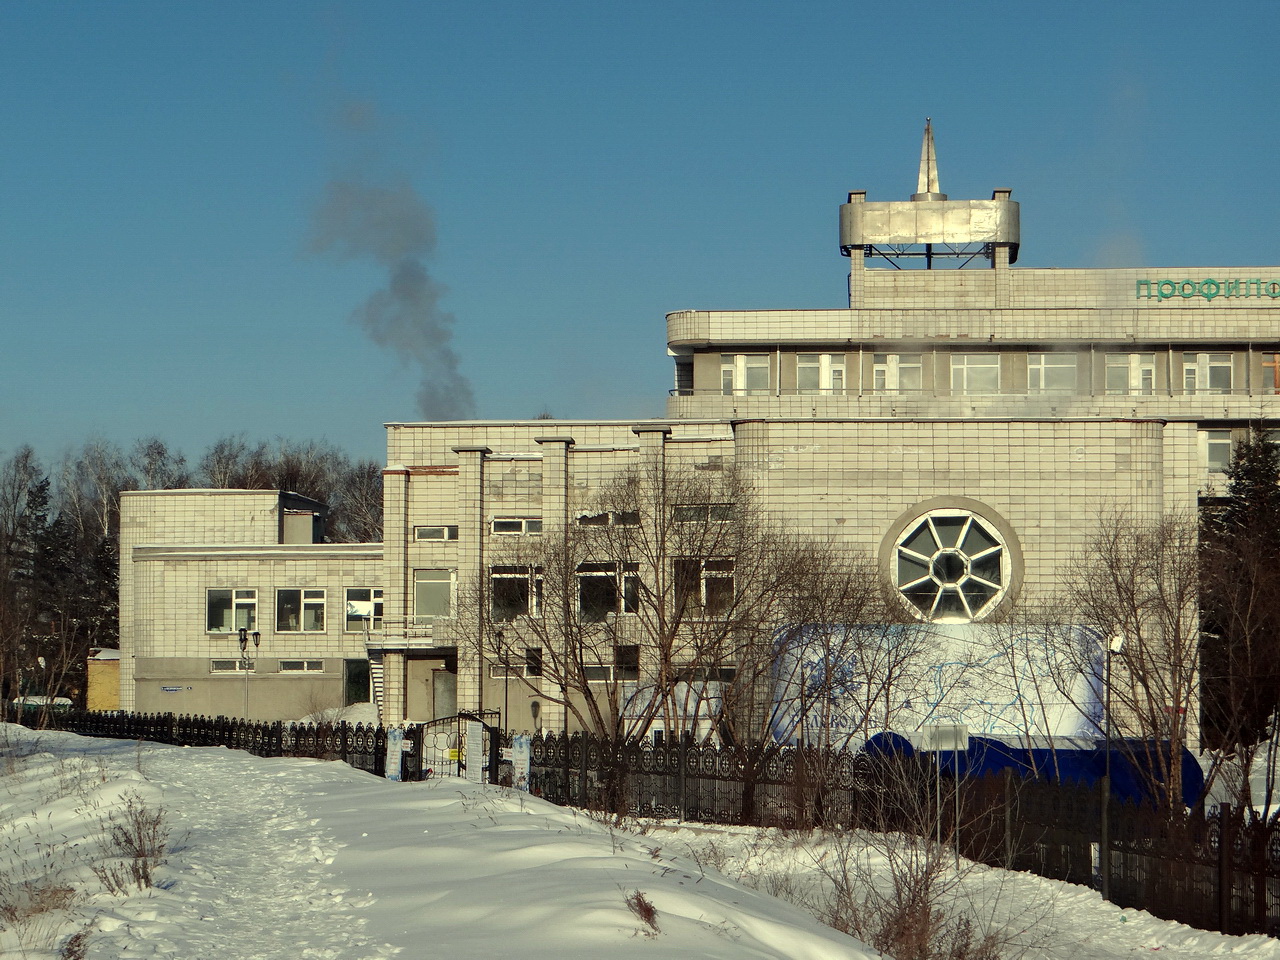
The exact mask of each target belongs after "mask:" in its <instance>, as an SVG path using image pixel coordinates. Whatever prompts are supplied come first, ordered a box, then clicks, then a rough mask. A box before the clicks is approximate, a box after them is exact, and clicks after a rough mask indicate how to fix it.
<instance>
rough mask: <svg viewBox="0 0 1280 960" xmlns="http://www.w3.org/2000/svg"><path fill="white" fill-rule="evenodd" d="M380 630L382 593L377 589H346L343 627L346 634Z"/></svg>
mask: <svg viewBox="0 0 1280 960" xmlns="http://www.w3.org/2000/svg"><path fill="white" fill-rule="evenodd" d="M366 625H367V626H368V627H369V629H370V630H380V629H381V628H382V591H381V590H379V589H378V588H377V587H347V615H346V623H345V625H344V627H343V629H344V630H346V631H347V632H348V633H361V632H363V631H364V628H365V626H366Z"/></svg>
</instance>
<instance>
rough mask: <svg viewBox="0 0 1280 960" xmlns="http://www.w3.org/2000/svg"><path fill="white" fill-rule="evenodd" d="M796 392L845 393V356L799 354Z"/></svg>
mask: <svg viewBox="0 0 1280 960" xmlns="http://www.w3.org/2000/svg"><path fill="white" fill-rule="evenodd" d="M796 392H797V393H831V394H840V393H844V354H843V353H802V354H799V355H798V356H797V357H796Z"/></svg>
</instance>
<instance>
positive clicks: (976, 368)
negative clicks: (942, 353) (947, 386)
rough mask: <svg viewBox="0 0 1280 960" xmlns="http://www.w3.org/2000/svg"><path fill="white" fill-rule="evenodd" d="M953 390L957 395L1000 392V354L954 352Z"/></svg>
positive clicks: (952, 363) (952, 362)
mask: <svg viewBox="0 0 1280 960" xmlns="http://www.w3.org/2000/svg"><path fill="white" fill-rule="evenodd" d="M951 392H952V393H953V394H956V395H957V396H973V395H981V394H988V393H999V392H1000V354H998V353H955V354H952V355H951Z"/></svg>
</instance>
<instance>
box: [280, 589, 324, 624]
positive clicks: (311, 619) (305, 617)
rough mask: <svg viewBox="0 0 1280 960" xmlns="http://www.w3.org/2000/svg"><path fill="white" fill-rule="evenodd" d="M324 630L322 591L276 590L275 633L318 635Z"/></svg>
mask: <svg viewBox="0 0 1280 960" xmlns="http://www.w3.org/2000/svg"><path fill="white" fill-rule="evenodd" d="M323 630H324V591H323V590H314V589H311V590H277V591H276V632H277V633H298V632H301V633H320V632H321V631H323Z"/></svg>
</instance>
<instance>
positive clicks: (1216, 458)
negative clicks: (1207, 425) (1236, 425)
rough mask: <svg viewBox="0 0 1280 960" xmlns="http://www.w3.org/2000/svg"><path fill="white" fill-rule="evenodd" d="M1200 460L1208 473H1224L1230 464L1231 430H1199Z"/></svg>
mask: <svg viewBox="0 0 1280 960" xmlns="http://www.w3.org/2000/svg"><path fill="white" fill-rule="evenodd" d="M1200 447H1201V453H1200V456H1201V462H1202V463H1204V465H1205V469H1206V470H1208V471H1209V472H1210V473H1226V472H1227V467H1229V466H1230V465H1231V431H1230V430H1201V431H1200Z"/></svg>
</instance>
